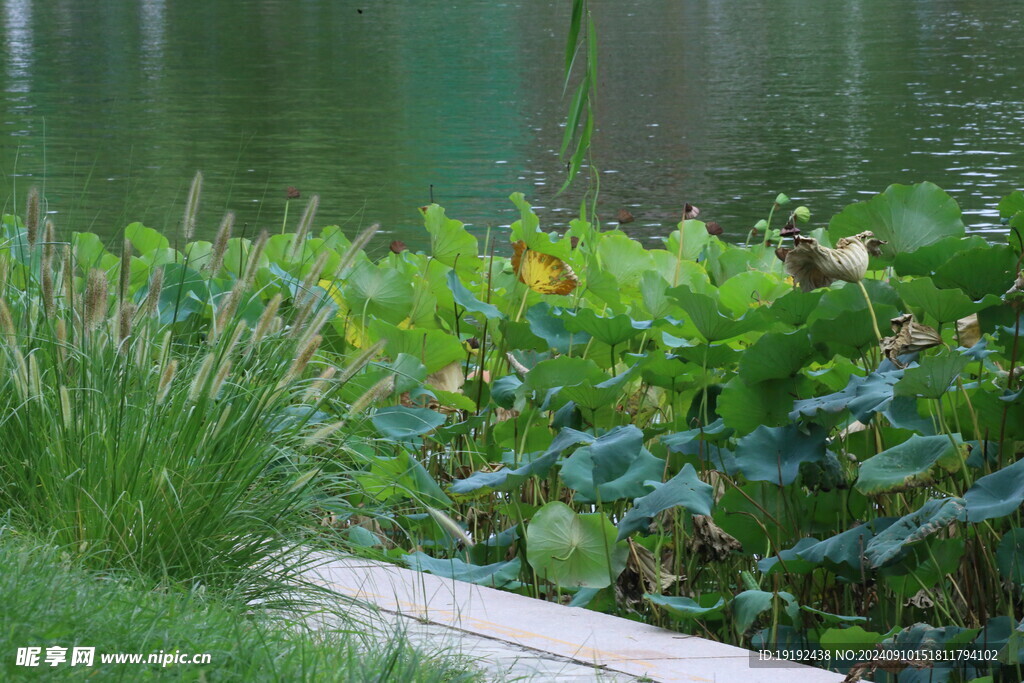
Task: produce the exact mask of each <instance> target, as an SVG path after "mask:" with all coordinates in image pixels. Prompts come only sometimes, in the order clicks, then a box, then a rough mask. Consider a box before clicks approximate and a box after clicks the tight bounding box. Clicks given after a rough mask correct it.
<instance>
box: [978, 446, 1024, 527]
mask: <svg viewBox="0 0 1024 683" xmlns="http://www.w3.org/2000/svg"><path fill="white" fill-rule="evenodd" d="M964 500H965V501H967V521H969V522H982V521H984V520H986V519H995V518H997V517H1005V516H1006V515H1011V514H1013V513H1014V512H1016V511H1017V509H1018V508H1019V507H1020V504H1021V502H1024V460H1018V461H1017V462H1015V463H1013V464H1012V465H1008V466H1006V467H1004V468H1002V469H1001V470H998V471H996V472H993V473H992V474H988V475H985V476H984V477H982V478H980V479H978V480H977V481H975V482H974V485H973V486H971V488H969V489H967V493H965V494H964Z"/></svg>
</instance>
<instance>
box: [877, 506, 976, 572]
mask: <svg viewBox="0 0 1024 683" xmlns="http://www.w3.org/2000/svg"><path fill="white" fill-rule="evenodd" d="M966 519H967V507H966V502H965V501H964V499H963V498H933V499H931V500H929V501H928V502H927V503H925V504H924V505H923V506H922V507H921V508H920V509H919V510H917V511H915V512H912V513H910V514H909V515H904V516H903V517H901V518H899V519H898V520H896V521H895V522H893V524H892V526H890V527H888V528H887V529H885V530H884V531H882V532H880V533H879V534H878V535H876V536H875V537H874V538H872V539H871V540H870V541H868V543H867V545H866V546H865V547H864V557H865V559H867V561H868V562H869V563H870V566H872V567H875V568H878V567H881V566H882V565H883V564H885V563H886V562H888V561H889V560H891V559H893V558H894V557H896V555H898V554H899V552H900V551H901V550H902V549H903V547H904V546H906V545H909V544H911V543H915V542H917V541H920V540H923V539H924V538H927V537H928V536H930V535H931V534H933V533H935V532H936V531H940V530H942V529H945V528H946V527H947V526H949V525H950V524H951V523H953V522H958V521H959V522H962V521H964V520H966Z"/></svg>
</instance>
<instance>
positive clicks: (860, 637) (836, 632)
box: [818, 626, 885, 650]
mask: <svg viewBox="0 0 1024 683" xmlns="http://www.w3.org/2000/svg"><path fill="white" fill-rule="evenodd" d="M884 638H885V634H882V633H877V632H875V631H865V630H864V629H863V628H861V627H860V626H850V627H847V628H829V629H825V630H824V631H822V632H821V637H820V638H819V641H818V642H819V643H821V646H822V647H823V648H827V649H828V648H831V649H837V650H845V649H847V648H850V647H866V646H869V645H875V644H877V643H880V642H882V640H883V639H884Z"/></svg>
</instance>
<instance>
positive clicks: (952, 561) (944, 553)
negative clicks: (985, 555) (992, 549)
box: [879, 538, 964, 599]
mask: <svg viewBox="0 0 1024 683" xmlns="http://www.w3.org/2000/svg"><path fill="white" fill-rule="evenodd" d="M963 557H964V540H963V539H962V538H939V539H936V538H930V539H928V541H927V542H926V543H922V544H920V545H917V546H914V547H913V548H911V549H910V552H908V553H907V557H905V558H904V559H902V560H901V561H900V562H898V563H895V564H893V565H891V566H888V567H885V568H883V569H882V570H880V571H879V578H880V579H881V580H882V582H884V584H885V586H886V587H888V588H889V589H890V590H892V591H894V592H895V593H896V594H897V595H898V596H900V597H902V598H904V599H907V598H910V597H912V596H914V595H917V594H918V593H920V592H921V589H922V588H930V587H931V586H937V585H939V584H940V583H941V582H942V581H943V580H944V579H945V577H947V576H949V575H950V574H956V572H957V570H958V568H959V566H960V562H961V561H962V559H963Z"/></svg>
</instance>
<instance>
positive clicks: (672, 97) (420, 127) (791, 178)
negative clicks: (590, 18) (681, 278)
mask: <svg viewBox="0 0 1024 683" xmlns="http://www.w3.org/2000/svg"><path fill="white" fill-rule="evenodd" d="M570 4H571V3H569V2H568V0H558V1H552V0H507V1H504V2H490V1H484V0H477V1H474V2H448V1H445V2H440V1H438V2H433V1H431V2H412V1H400V0H394V1H390V2H384V1H371V0H362V1H361V2H350V1H348V0H301V1H299V0H234V1H232V2H211V1H210V0H103V1H102V2H97V1H96V0H0V171H2V173H3V177H4V187H3V188H2V190H0V201H2V200H6V206H5V210H6V211H10V210H11V209H12V208H15V207H17V208H19V209H20V207H21V204H22V201H23V199H22V198H23V196H24V192H25V190H27V189H28V187H29V185H31V184H38V185H40V186H41V187H42V188H43V190H44V194H45V196H46V199H47V202H48V204H47V205H48V210H49V211H50V212H51V214H52V217H53V218H54V220H55V222H56V224H57V227H58V229H59V230H62V231H64V230H85V229H90V230H95V231H97V232H99V233H101V234H102V235H104V236H105V237H108V238H111V239H113V237H114V236H115V235H117V234H119V231H120V229H121V228H122V227H123V226H124V225H125V224H126V223H127V222H128V221H130V220H142V221H143V222H145V223H146V224H147V225H149V226H151V227H155V228H159V229H164V230H173V229H177V227H178V225H179V223H180V221H181V211H182V207H183V204H184V195H185V193H186V192H187V187H188V183H189V181H190V180H191V177H192V175H193V173H194V172H195V171H196V170H197V169H202V170H203V172H204V173H205V176H206V185H205V188H206V189H205V193H204V196H203V202H202V214H201V221H200V231H201V232H202V233H203V234H204V235H209V234H211V233H212V232H213V231H214V230H215V229H216V226H217V223H218V221H219V218H220V216H221V214H222V213H223V212H224V211H225V210H226V209H231V210H233V211H235V212H236V213H237V214H238V225H239V226H240V228H241V227H244V228H245V229H246V230H248V231H250V232H254V231H255V230H257V229H259V228H268V229H271V230H275V229H277V230H279V229H280V227H281V223H282V220H283V218H284V212H285V207H286V203H285V189H286V188H287V187H288V186H295V187H296V188H298V189H299V190H300V191H301V192H302V193H303V195H304V196H308V195H309V194H312V193H318V194H320V195H321V198H322V203H321V207H322V208H321V213H320V217H319V219H318V221H317V222H318V224H321V225H323V224H327V223H338V224H342V225H344V226H346V227H347V228H348V229H351V230H353V231H354V230H356V229H358V228H360V227H362V226H366V225H369V224H371V223H375V222H379V223H380V224H381V226H382V228H383V230H384V232H385V235H386V236H388V237H387V238H388V239H393V238H396V237H397V238H401V239H405V240H407V241H410V243H412V244H419V243H422V240H421V238H420V237H419V235H420V233H421V232H422V231H421V228H420V227H419V226H420V221H419V216H418V212H417V211H416V207H418V206H419V205H421V204H424V203H426V202H428V201H429V200H430V199H431V197H433V198H434V199H435V200H436V201H438V202H440V203H442V204H443V205H445V206H446V208H447V209H448V213H449V215H451V216H454V217H457V218H460V219H461V220H464V221H466V222H468V223H471V224H472V225H473V226H475V227H476V228H478V229H479V230H480V231H481V232H483V231H485V230H487V229H488V228H491V229H492V230H494V231H495V232H496V233H497V234H499V236H500V237H501V239H504V237H503V236H501V235H500V233H501V230H502V229H503V226H507V225H508V224H509V223H510V222H511V221H512V220H514V219H515V217H516V216H515V213H514V210H513V207H512V205H511V203H509V202H508V201H507V199H506V198H507V196H508V194H509V193H511V192H513V191H521V192H524V193H525V194H526V196H527V198H528V199H529V200H530V201H531V202H533V203H534V204H535V205H536V206H537V207H539V208H538V213H540V214H541V216H542V220H543V221H544V223H543V225H544V226H545V227H556V226H558V225H560V224H564V223H565V221H566V220H567V219H568V218H569V217H571V216H572V215H574V214H575V212H577V211H578V208H579V204H580V199H581V196H582V190H583V189H584V188H585V186H586V183H585V179H584V178H583V177H582V176H581V178H580V181H579V184H578V186H577V187H576V188H574V189H573V190H572V191H570V192H567V193H565V194H563V195H560V196H558V195H557V194H556V193H557V190H558V188H559V186H560V185H561V182H562V180H563V178H564V164H563V162H562V161H560V160H559V158H558V154H557V149H558V146H559V144H560V142H561V134H562V128H561V124H562V123H563V121H564V115H565V111H566V108H567V105H568V102H567V97H566V96H563V92H562V67H563V58H564V54H563V50H564V40H565V32H566V28H567V25H568V10H569V5H570ZM591 4H592V5H593V9H594V13H595V21H596V24H597V28H598V32H599V35H600V47H601V50H600V53H601V61H600V65H599V66H600V84H599V100H598V107H597V119H598V123H599V131H598V133H597V137H596V142H595V147H594V160H595V162H596V168H597V169H598V170H599V177H600V198H601V203H600V215H601V217H602V219H603V220H604V221H608V222H610V221H614V217H615V215H616V213H617V212H618V210H619V209H620V208H626V209H628V210H629V211H631V212H632V213H633V214H634V215H635V216H636V219H637V220H636V221H635V222H633V223H631V224H630V225H628V226H626V227H627V229H628V230H629V231H630V232H631V233H632V234H635V235H637V236H639V237H644V238H652V237H656V236H658V235H664V234H666V233H667V230H668V228H667V226H668V225H670V224H671V223H673V222H674V221H677V220H678V214H679V211H680V208H681V206H682V204H683V202H685V201H689V202H692V203H694V204H696V205H697V206H698V207H700V208H701V209H702V211H703V213H702V215H701V218H705V219H707V220H715V221H718V222H719V223H721V224H722V225H723V226H724V227H725V228H726V230H727V232H728V233H729V234H731V235H742V234H745V233H746V231H747V229H748V228H749V227H750V226H751V225H752V224H753V223H754V222H755V221H756V220H757V219H758V218H762V217H764V215H765V214H766V213H767V209H768V207H769V205H770V203H771V200H772V198H773V197H774V196H775V194H776V193H777V192H786V193H787V194H789V195H790V196H791V197H793V198H794V199H795V200H798V201H799V202H800V203H805V204H807V205H808V206H809V207H810V208H811V210H812V212H813V214H814V215H813V218H812V221H814V222H816V223H823V222H824V221H826V220H827V218H828V217H829V216H831V215H832V213H834V212H835V211H837V210H838V209H840V208H841V207H842V206H844V205H846V204H847V203H850V202H852V201H856V200H858V199H861V198H863V197H866V196H868V195H870V194H873V193H875V192H878V191H881V190H882V189H884V188H885V186H886V185H888V184H889V183H892V182H915V181H920V180H931V181H933V182H936V183H938V184H939V185H941V186H942V187H944V188H945V189H947V190H948V191H949V192H950V193H951V194H953V195H954V196H955V197H956V198H957V199H958V201H959V202H960V204H961V206H962V207H963V209H964V212H965V214H966V221H967V222H968V223H969V224H970V226H971V227H972V228H973V229H976V230H994V229H998V216H997V212H996V209H995V204H996V202H997V201H998V199H999V198H1000V197H1002V196H1003V195H1005V194H1007V193H1009V192H1010V191H1012V190H1014V189H1017V188H1019V187H1021V186H1022V185H1024V181H1022V176H1021V154H1022V149H1021V128H1022V124H1024V89H1022V74H1021V66H1020V65H1021V59H1020V55H1021V53H1022V48H1024V31H1022V30H1021V29H1022V26H1021V20H1020V15H1021V12H1020V9H1021V5H1020V3H1019V2H1014V1H1013V0H973V1H968V0H959V1H958V0H906V1H901V2H892V1H891V0H821V1H818V0H814V1H811V0H772V2H760V1H754V0H619V1H616V2H593V3H591ZM301 201H303V200H300V201H299V202H294V201H293V202H291V206H290V207H289V208H288V211H289V222H292V223H293V222H294V221H295V220H296V219H297V218H298V215H299V214H300V213H301V208H302V207H301Z"/></svg>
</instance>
